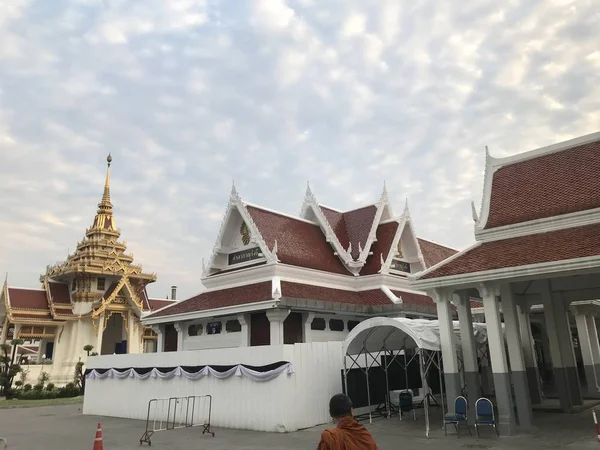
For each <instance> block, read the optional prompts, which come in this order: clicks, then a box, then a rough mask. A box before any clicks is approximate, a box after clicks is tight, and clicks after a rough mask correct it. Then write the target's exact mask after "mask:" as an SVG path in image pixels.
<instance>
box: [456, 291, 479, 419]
mask: <svg viewBox="0 0 600 450" xmlns="http://www.w3.org/2000/svg"><path fill="white" fill-rule="evenodd" d="M453 298H454V304H455V305H456V310H457V312H458V323H459V326H460V341H461V344H462V354H463V363H464V371H465V381H466V383H467V400H468V402H469V423H470V424H473V423H474V420H475V402H476V401H477V399H478V398H479V397H480V396H481V383H480V380H479V364H478V362H477V348H476V346H475V335H474V333H473V316H472V314H471V301H470V298H469V295H468V293H467V292H465V291H462V292H460V293H458V294H454V296H453Z"/></svg>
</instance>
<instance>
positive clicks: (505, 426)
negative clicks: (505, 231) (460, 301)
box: [479, 284, 516, 436]
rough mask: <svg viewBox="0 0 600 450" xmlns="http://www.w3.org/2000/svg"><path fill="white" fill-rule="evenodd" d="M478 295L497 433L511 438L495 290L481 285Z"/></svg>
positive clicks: (510, 403) (512, 424)
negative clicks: (484, 327)
mask: <svg viewBox="0 0 600 450" xmlns="http://www.w3.org/2000/svg"><path fill="white" fill-rule="evenodd" d="M479 293H480V294H481V297H482V299H483V308H484V311H485V323H486V325H487V333H488V344H489V347H490V360H491V363H492V373H493V378H494V390H495V393H496V406H497V408H498V431H499V433H500V434H502V435H504V436H512V435H514V434H515V433H516V423H515V414H514V409H513V401H512V390H511V383H510V374H509V371H508V362H507V358H506V347H505V345H504V333H503V330H502V323H501V320H500V309H499V307H498V301H497V299H496V290H495V288H494V287H493V286H489V285H487V284H481V285H480V286H479Z"/></svg>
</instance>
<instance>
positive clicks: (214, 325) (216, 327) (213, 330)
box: [206, 322, 223, 334]
mask: <svg viewBox="0 0 600 450" xmlns="http://www.w3.org/2000/svg"><path fill="white" fill-rule="evenodd" d="M222 326H223V324H222V323H221V322H210V323H208V324H206V334H219V333H221V328H222Z"/></svg>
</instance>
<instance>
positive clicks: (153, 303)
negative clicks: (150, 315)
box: [148, 298, 175, 311]
mask: <svg viewBox="0 0 600 450" xmlns="http://www.w3.org/2000/svg"><path fill="white" fill-rule="evenodd" d="M148 303H149V304H150V310H151V311H156V310H157V309H160V308H164V307H165V306H169V305H172V304H173V303H175V300H164V299H157V298H149V299H148Z"/></svg>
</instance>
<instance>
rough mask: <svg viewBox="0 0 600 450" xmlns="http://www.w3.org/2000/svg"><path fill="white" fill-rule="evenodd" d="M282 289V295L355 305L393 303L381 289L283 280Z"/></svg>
mask: <svg viewBox="0 0 600 450" xmlns="http://www.w3.org/2000/svg"><path fill="white" fill-rule="evenodd" d="M281 291H282V292H281V296H282V297H288V298H301V299H308V300H321V301H324V302H333V303H347V304H353V305H389V304H392V303H393V302H392V301H391V300H390V299H389V298H388V296H387V295H385V293H384V292H383V291H382V290H381V289H371V290H368V291H361V292H356V291H345V290H342V289H333V288H326V287H321V286H312V285H309V284H301V283H292V282H289V281H282V282H281Z"/></svg>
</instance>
